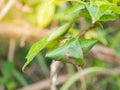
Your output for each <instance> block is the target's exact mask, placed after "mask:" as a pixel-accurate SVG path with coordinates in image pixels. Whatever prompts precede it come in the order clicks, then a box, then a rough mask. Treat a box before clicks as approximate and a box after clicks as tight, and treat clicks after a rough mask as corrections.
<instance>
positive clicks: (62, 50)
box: [46, 38, 97, 66]
mask: <svg viewBox="0 0 120 90" xmlns="http://www.w3.org/2000/svg"><path fill="white" fill-rule="evenodd" d="M96 43H97V40H96V39H75V38H72V39H70V40H68V41H67V42H66V43H65V44H64V45H63V46H61V47H58V48H56V49H54V50H52V51H50V52H49V53H47V54H46V57H47V58H50V59H53V60H59V61H63V62H70V61H69V60H71V59H73V60H74V62H75V64H76V65H79V66H83V53H84V54H85V53H87V52H88V51H89V50H90V49H91V48H92V47H93V46H94V45H95V44H96ZM70 63H73V62H70ZM73 64H74V63H73Z"/></svg>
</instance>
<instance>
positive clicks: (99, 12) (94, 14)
mask: <svg viewBox="0 0 120 90" xmlns="http://www.w3.org/2000/svg"><path fill="white" fill-rule="evenodd" d="M86 8H87V10H88V12H89V13H90V16H91V18H92V23H95V22H96V21H98V20H99V19H100V17H101V16H103V15H104V14H105V13H106V11H107V10H108V9H109V8H110V6H109V5H101V6H99V7H97V6H90V4H89V3H87V4H86Z"/></svg>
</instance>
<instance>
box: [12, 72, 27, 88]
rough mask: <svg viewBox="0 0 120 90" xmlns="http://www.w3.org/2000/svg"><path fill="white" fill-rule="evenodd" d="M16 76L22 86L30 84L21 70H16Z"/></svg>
mask: <svg viewBox="0 0 120 90" xmlns="http://www.w3.org/2000/svg"><path fill="white" fill-rule="evenodd" d="M14 76H15V78H16V79H17V80H18V81H19V82H20V84H21V85H22V86H24V87H25V86H28V82H27V81H26V80H25V78H24V77H23V76H22V74H21V73H20V72H18V71H17V70H15V71H14Z"/></svg>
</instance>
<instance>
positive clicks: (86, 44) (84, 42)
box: [79, 38, 98, 54]
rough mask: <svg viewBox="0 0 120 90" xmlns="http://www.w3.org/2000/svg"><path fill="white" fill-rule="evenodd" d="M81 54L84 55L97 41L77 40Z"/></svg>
mask: <svg viewBox="0 0 120 90" xmlns="http://www.w3.org/2000/svg"><path fill="white" fill-rule="evenodd" d="M79 42H80V44H81V47H82V50H83V53H84V54H86V53H87V52H88V51H89V50H90V49H91V48H92V47H93V46H94V45H95V44H96V43H97V42H98V40H97V39H84V38H82V39H79Z"/></svg>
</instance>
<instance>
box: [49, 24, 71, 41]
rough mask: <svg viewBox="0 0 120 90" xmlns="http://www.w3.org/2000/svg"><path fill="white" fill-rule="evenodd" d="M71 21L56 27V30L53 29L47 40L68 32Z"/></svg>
mask: <svg viewBox="0 0 120 90" xmlns="http://www.w3.org/2000/svg"><path fill="white" fill-rule="evenodd" d="M71 25H72V23H66V24H65V25H63V26H61V27H60V28H58V29H57V30H55V31H54V32H53V33H52V34H51V35H50V36H49V38H48V42H51V41H53V40H55V39H57V38H58V37H60V36H62V35H64V34H66V33H67V32H68V30H69V29H70V27H71Z"/></svg>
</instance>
